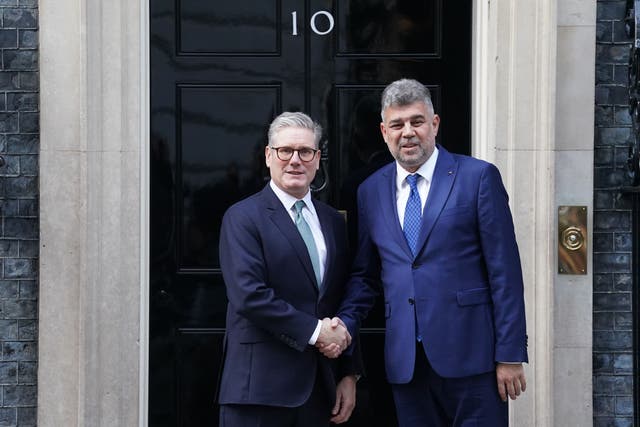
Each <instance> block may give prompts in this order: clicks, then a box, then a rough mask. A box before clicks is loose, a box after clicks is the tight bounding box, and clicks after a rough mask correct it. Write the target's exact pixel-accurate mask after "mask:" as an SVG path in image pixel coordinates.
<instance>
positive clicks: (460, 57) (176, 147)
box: [149, 0, 471, 427]
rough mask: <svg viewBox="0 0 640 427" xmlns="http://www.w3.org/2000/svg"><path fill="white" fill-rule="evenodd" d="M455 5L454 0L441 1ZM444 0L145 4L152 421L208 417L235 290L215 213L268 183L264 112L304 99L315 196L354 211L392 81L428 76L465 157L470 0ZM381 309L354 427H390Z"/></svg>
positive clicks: (371, 323) (443, 138) (377, 158)
mask: <svg viewBox="0 0 640 427" xmlns="http://www.w3.org/2000/svg"><path fill="white" fill-rule="evenodd" d="M447 3H448V5H447ZM467 3H468V2H444V1H443V0H422V1H407V0H396V1H381V0H340V1H337V0H333V1H330V0H322V1H321V0H306V1H301V0H233V1H229V2H217V1H212V0H150V13H151V15H150V23H151V34H150V37H151V52H150V54H151V271H150V278H151V294H150V360H149V366H150V374H149V375H150V380H149V425H150V426H189V427H193V426H215V425H217V411H218V408H217V405H216V404H215V392H216V387H217V379H218V375H219V368H220V362H221V358H222V342H223V336H224V319H225V310H226V296H225V289H224V283H223V280H222V275H221V272H220V269H219V261H218V256H219V254H218V238H219V230H220V222H221V219H222V215H223V214H224V212H225V210H226V209H227V208H228V207H229V206H230V205H231V204H232V203H234V202H236V201H238V200H240V199H242V198H244V197H246V196H248V195H249V194H252V193H255V192H256V191H259V190H260V189H261V188H263V187H264V185H265V184H266V182H268V170H267V169H266V167H265V165H264V146H265V145H266V143H267V129H268V125H269V123H270V122H271V120H272V119H273V118H274V117H275V116H276V115H277V114H279V113H280V112H282V111H286V110H289V111H292V110H293V111H295V110H302V111H305V112H307V113H309V114H311V116H312V117H313V118H314V119H316V120H318V121H319V122H320V123H321V124H322V126H323V128H324V130H325V131H324V135H323V142H322V144H323V146H322V168H321V171H320V173H319V174H318V176H317V178H316V180H315V182H314V187H315V188H316V189H318V191H316V194H315V196H316V197H318V198H320V199H322V200H325V201H327V202H328V203H330V204H331V205H333V206H334V207H336V208H338V209H341V210H343V211H345V212H346V213H347V224H348V228H349V236H350V240H351V243H352V245H353V244H354V243H355V238H356V232H355V230H356V221H355V219H356V215H355V192H356V189H357V186H358V185H359V183H360V182H362V180H364V179H365V178H366V177H367V176H368V175H369V174H370V173H372V172H373V171H374V170H376V169H377V168H379V167H380V166H382V165H384V164H385V163H387V162H389V161H391V160H392V159H391V157H390V155H389V153H388V150H387V149H386V146H385V144H384V142H383V141H382V138H381V136H380V131H379V123H380V111H379V110H380V106H379V98H380V93H381V91H382V89H383V88H384V86H385V85H386V84H387V83H389V82H390V81H392V80H394V79H397V78H401V77H411V78H416V79H418V80H420V81H422V82H423V83H425V84H427V85H428V86H429V87H430V88H431V90H432V94H433V100H434V105H435V108H436V111H438V112H439V113H440V114H441V116H442V119H443V120H442V125H441V131H440V135H439V137H438V140H439V142H440V143H441V144H443V145H445V146H446V147H447V148H448V149H449V150H451V151H455V152H460V153H469V151H470V145H469V144H470V143H469V129H470V43H471V36H470V28H471V10H470V8H471V5H470V4H467ZM383 314H384V313H382V311H381V309H380V305H377V306H376V307H375V308H374V309H373V311H372V313H371V314H370V316H369V317H368V319H367V320H366V322H365V324H364V325H363V326H364V327H363V330H362V332H361V338H360V339H361V344H362V348H363V355H364V362H365V366H366V369H367V376H366V377H365V378H363V380H361V381H360V382H359V383H358V404H357V408H356V411H355V412H354V415H353V417H352V420H351V421H350V422H349V423H348V425H350V426H385V427H388V426H393V425H395V412H394V409H393V401H392V397H391V393H390V388H389V386H388V385H387V384H386V381H385V376H384V362H383V351H382V347H383V344H384V316H383Z"/></svg>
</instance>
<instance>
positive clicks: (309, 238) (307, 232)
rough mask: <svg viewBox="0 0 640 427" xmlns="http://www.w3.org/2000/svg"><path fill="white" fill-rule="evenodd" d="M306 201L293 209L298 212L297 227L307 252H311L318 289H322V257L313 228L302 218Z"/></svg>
mask: <svg viewBox="0 0 640 427" xmlns="http://www.w3.org/2000/svg"><path fill="white" fill-rule="evenodd" d="M305 206H306V205H305V203H304V200H298V201H297V202H296V203H295V204H294V205H293V207H294V208H295V210H296V217H295V221H296V227H298V231H299V232H300V236H302V240H304V244H305V245H307V251H309V258H311V265H313V272H314V273H315V274H316V282H317V283H318V287H320V284H321V282H320V256H318V248H317V247H316V242H315V240H313V233H311V228H310V227H309V224H307V221H305V219H304V216H302V208H303V207H305Z"/></svg>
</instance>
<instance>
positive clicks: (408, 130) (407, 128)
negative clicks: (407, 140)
mask: <svg viewBox="0 0 640 427" xmlns="http://www.w3.org/2000/svg"><path fill="white" fill-rule="evenodd" d="M413 135H415V132H414V130H413V126H411V122H407V123H405V124H404V127H403V128H402V136H404V137H411V136H413Z"/></svg>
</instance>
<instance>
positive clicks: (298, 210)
mask: <svg viewBox="0 0 640 427" xmlns="http://www.w3.org/2000/svg"><path fill="white" fill-rule="evenodd" d="M305 206H306V204H305V203H304V200H298V201H297V202H296V203H295V204H294V205H293V207H294V208H295V210H296V213H297V214H298V215H300V214H302V208H304V207H305Z"/></svg>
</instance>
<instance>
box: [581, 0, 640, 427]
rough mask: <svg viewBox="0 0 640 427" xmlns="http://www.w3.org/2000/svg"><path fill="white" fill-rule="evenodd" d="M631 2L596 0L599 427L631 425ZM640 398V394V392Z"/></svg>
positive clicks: (595, 244)
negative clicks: (625, 189)
mask: <svg viewBox="0 0 640 427" xmlns="http://www.w3.org/2000/svg"><path fill="white" fill-rule="evenodd" d="M625 6H626V2H625V1H610V0H598V4H597V10H598V12H597V29H596V92H595V95H596V99H595V105H596V108H595V109H596V111H595V123H596V128H595V154H594V163H595V173H594V186H595V188H594V217H593V219H594V224H593V231H594V233H593V271H594V280H593V291H594V292H593V411H594V414H593V415H594V426H595V427H605V426H607V427H614V426H615V427H622V426H631V425H632V424H633V376H632V374H633V371H632V369H633V363H632V323H633V322H632V311H631V310H632V304H631V287H632V276H631V209H630V202H631V200H630V198H629V197H628V196H625V195H624V194H622V193H621V192H620V191H619V190H618V188H619V187H620V186H624V185H629V183H630V181H629V178H628V176H627V170H626V160H627V151H628V145H629V137H630V134H631V128H630V126H631V120H630V117H629V109H628V108H627V105H628V83H627V63H628V60H629V49H630V47H631V45H630V42H631V40H630V39H629V38H628V37H627V36H626V34H625V31H624V17H625ZM639 397H640V396H639Z"/></svg>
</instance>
